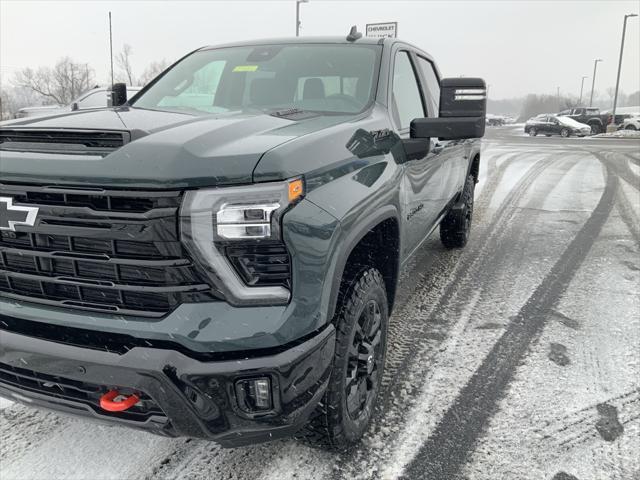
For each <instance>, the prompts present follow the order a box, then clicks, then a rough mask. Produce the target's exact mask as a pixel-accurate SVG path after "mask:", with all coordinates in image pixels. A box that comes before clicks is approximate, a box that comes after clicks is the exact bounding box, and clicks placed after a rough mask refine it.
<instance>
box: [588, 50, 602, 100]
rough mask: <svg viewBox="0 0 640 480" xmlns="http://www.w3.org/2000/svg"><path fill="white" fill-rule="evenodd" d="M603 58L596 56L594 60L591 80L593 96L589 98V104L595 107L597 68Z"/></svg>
mask: <svg viewBox="0 0 640 480" xmlns="http://www.w3.org/2000/svg"><path fill="white" fill-rule="evenodd" d="M601 61H602V59H601V58H596V59H595V60H594V61H593V79H592V80H591V98H589V106H590V107H593V89H594V88H596V68H598V62H601Z"/></svg>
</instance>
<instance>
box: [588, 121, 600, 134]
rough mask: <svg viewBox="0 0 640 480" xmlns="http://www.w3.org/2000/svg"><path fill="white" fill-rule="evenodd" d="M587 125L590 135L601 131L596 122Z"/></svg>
mask: <svg viewBox="0 0 640 480" xmlns="http://www.w3.org/2000/svg"><path fill="white" fill-rule="evenodd" d="M589 126H590V127H591V135H598V134H599V133H600V132H601V131H602V128H600V125H599V124H597V123H591V124H589Z"/></svg>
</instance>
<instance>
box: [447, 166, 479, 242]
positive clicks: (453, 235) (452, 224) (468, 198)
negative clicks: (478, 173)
mask: <svg viewBox="0 0 640 480" xmlns="http://www.w3.org/2000/svg"><path fill="white" fill-rule="evenodd" d="M475 184H476V181H475V178H474V177H473V175H469V176H468V177H467V181H466V182H465V184H464V189H463V190H462V196H461V197H460V202H461V203H466V204H467V205H470V206H471V208H472V209H473V192H474V190H475ZM457 215H458V212H454V211H450V212H449V213H447V215H446V216H445V217H444V218H443V219H442V221H441V222H440V240H441V241H442V244H443V245H444V246H445V247H446V248H462V247H464V246H465V245H466V244H467V240H468V238H469V235H468V233H469V232H465V231H463V230H461V229H460V228H458V225H460V224H461V223H462V224H464V222H460V221H459V219H458V218H457ZM469 227H470V225H469Z"/></svg>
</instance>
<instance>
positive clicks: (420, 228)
mask: <svg viewBox="0 0 640 480" xmlns="http://www.w3.org/2000/svg"><path fill="white" fill-rule="evenodd" d="M417 72H418V70H417V66H416V65H414V61H413V58H412V56H411V55H410V53H409V51H408V50H402V49H399V50H397V51H396V52H395V55H394V67H393V77H392V91H391V99H390V104H391V109H390V110H391V113H392V117H393V123H394V126H395V130H396V132H397V133H398V135H399V136H400V137H401V138H409V127H410V124H411V120H413V119H415V118H423V117H426V116H427V110H426V108H425V102H424V100H423V98H422V94H421V88H420V83H419V78H420V77H419V76H418V74H417ZM436 143H437V139H435V142H434V141H433V140H432V148H431V150H432V151H431V152H430V153H429V154H428V155H427V156H426V157H425V158H422V159H420V160H411V161H409V162H406V163H405V164H404V165H403V169H404V175H403V179H402V187H401V195H402V203H403V209H404V211H403V212H402V214H403V217H404V218H403V222H402V224H403V239H404V241H403V245H402V248H403V253H404V256H405V257H406V256H407V255H409V254H410V253H411V252H413V251H414V250H415V249H416V248H417V247H418V246H419V245H420V243H421V242H422V240H423V239H424V238H425V236H426V234H427V233H428V231H429V230H430V229H431V227H432V226H433V224H434V222H435V221H436V219H437V217H438V215H439V212H440V210H441V209H442V205H441V202H442V197H443V188H444V186H443V182H445V181H446V178H447V177H448V169H449V168H450V165H448V164H447V165H445V163H444V162H443V156H442V155H440V153H441V152H440V148H441V147H440V146H437V147H436V148H435V152H434V151H433V150H434V146H435V144H436Z"/></svg>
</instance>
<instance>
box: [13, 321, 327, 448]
mask: <svg viewBox="0 0 640 480" xmlns="http://www.w3.org/2000/svg"><path fill="white" fill-rule="evenodd" d="M334 343H335V329H334V327H333V326H332V325H328V326H327V327H326V328H324V329H323V330H322V331H320V332H319V333H317V334H316V335H314V336H313V337H311V338H310V339H308V340H306V341H304V342H303V343H300V344H299V345H296V346H293V347H291V348H289V349H287V350H284V351H281V352H279V353H275V354H273V355H264V356H260V357H255V358H245V359H242V360H226V361H216V362H205V361H198V360H195V359H193V358H190V357H188V356H186V355H185V354H183V353H180V352H177V351H174V350H165V349H160V348H144V347H135V348H133V349H131V350H129V351H128V352H126V353H124V354H119V353H112V352H105V351H98V350H93V349H87V348H81V347H76V346H71V345H67V344H63V343H56V342H52V341H48V340H43V339H39V338H34V337H30V336H26V335H20V334H17V333H12V332H8V331H4V330H0V396H3V397H6V398H8V399H11V400H14V401H18V402H21V403H23V404H26V405H30V406H35V407H42V408H47V409H52V410H56V411H60V412H66V413H71V414H74V415H80V416H83V417H87V418H90V419H93V420H97V421H103V422H108V423H112V424H120V425H126V426H129V427H134V428H140V429H145V430H148V431H151V432H153V433H158V434H161V435H166V436H186V437H196V438H206V439H210V440H214V441H216V442H218V443H220V444H221V445H223V446H226V447H235V446H241V445H247V444H254V443H259V442H263V441H269V440H272V439H276V438H281V437H287V436H291V435H293V434H294V433H295V432H296V431H297V430H299V429H300V427H301V426H302V425H304V423H305V422H306V420H307V418H308V416H309V415H310V414H311V412H312V411H313V409H314V408H315V407H316V405H317V403H318V401H319V400H320V397H321V396H322V394H323V393H324V391H325V389H326V386H327V383H328V379H329V375H330V367H331V360H332V358H333V351H334ZM257 376H260V377H263V376H266V377H268V378H270V380H271V386H272V395H273V409H272V410H270V411H268V412H261V413H247V412H244V411H242V410H241V408H240V407H239V403H238V401H237V399H236V394H235V388H234V385H235V382H236V380H238V379H240V378H251V377H257ZM113 388H117V389H119V390H123V389H126V390H128V391H135V392H139V393H140V394H141V395H140V396H141V398H143V399H144V400H143V401H142V402H140V404H139V405H138V406H136V408H137V409H138V410H137V411H136V412H129V413H127V412H121V413H110V412H105V411H104V410H102V409H101V408H100V406H99V402H98V399H99V397H100V395H101V394H103V393H105V392H107V391H108V390H110V389H113Z"/></svg>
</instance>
